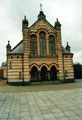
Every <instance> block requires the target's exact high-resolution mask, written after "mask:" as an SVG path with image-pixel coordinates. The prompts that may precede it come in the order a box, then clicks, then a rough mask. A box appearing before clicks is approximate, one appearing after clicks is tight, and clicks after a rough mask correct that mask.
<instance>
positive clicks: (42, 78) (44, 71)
mask: <svg viewBox="0 0 82 120" xmlns="http://www.w3.org/2000/svg"><path fill="white" fill-rule="evenodd" d="M41 80H42V81H46V80H48V76H47V68H46V67H45V66H43V67H42V69H41Z"/></svg>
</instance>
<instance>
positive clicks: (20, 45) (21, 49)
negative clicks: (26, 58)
mask: <svg viewBox="0 0 82 120" xmlns="http://www.w3.org/2000/svg"><path fill="white" fill-rule="evenodd" d="M23 53H24V46H23V40H21V41H20V42H19V43H18V44H17V45H16V46H15V47H14V48H13V49H12V50H11V52H10V53H9V54H23Z"/></svg>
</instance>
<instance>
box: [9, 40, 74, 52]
mask: <svg viewBox="0 0 82 120" xmlns="http://www.w3.org/2000/svg"><path fill="white" fill-rule="evenodd" d="M62 53H63V54H72V53H70V52H69V51H67V50H66V49H65V48H64V47H63V46H62ZM9 54H24V46H23V40H21V41H20V42H19V43H18V44H17V45H16V46H15V47H14V48H13V49H12V50H11V52H10V53H9Z"/></svg>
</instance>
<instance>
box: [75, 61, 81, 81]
mask: <svg viewBox="0 0 82 120" xmlns="http://www.w3.org/2000/svg"><path fill="white" fill-rule="evenodd" d="M74 77H75V79H81V78H82V65H81V64H80V63H76V64H74Z"/></svg>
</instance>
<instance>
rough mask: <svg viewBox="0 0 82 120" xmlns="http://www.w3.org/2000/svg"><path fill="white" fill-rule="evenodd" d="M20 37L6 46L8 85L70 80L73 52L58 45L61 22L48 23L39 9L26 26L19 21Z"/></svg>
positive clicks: (72, 78) (71, 79)
mask: <svg viewBox="0 0 82 120" xmlns="http://www.w3.org/2000/svg"><path fill="white" fill-rule="evenodd" d="M22 35H23V39H22V40H21V41H20V42H19V43H18V44H17V45H16V46H15V47H14V48H13V49H11V45H10V42H9V41H8V44H7V46H6V53H7V64H6V78H7V82H8V83H10V84H13V83H17V84H30V83H31V82H35V81H37V82H38V81H57V80H58V81H60V82H74V70H73V53H71V48H70V46H69V45H68V42H67V45H66V47H65V48H64V47H63V46H62V38H61V24H60V22H59V20H58V19H56V22H55V25H54V26H52V25H51V24H50V23H49V22H48V21H47V19H46V15H45V14H44V12H43V11H42V9H41V10H40V12H39V14H38V19H37V21H36V22H35V23H33V24H32V25H31V26H28V20H27V19H26V16H25V17H24V19H23V21H22Z"/></svg>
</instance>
